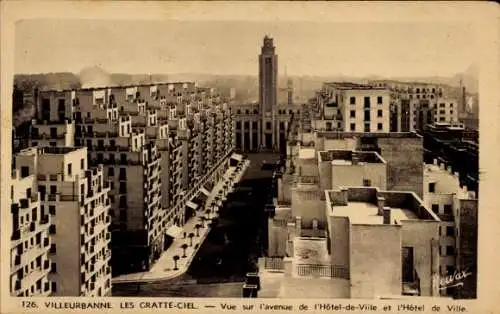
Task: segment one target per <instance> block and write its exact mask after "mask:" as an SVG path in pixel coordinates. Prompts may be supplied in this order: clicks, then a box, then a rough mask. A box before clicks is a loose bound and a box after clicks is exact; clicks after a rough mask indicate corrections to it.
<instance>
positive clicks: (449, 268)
mask: <svg viewBox="0 0 500 314" xmlns="http://www.w3.org/2000/svg"><path fill="white" fill-rule="evenodd" d="M454 272H455V267H454V266H446V274H447V275H453V273H454Z"/></svg>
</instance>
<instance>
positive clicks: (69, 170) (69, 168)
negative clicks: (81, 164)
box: [68, 164, 73, 176]
mask: <svg viewBox="0 0 500 314" xmlns="http://www.w3.org/2000/svg"><path fill="white" fill-rule="evenodd" d="M72 166H73V165H72V164H68V176H70V175H72V170H73V169H71V168H72Z"/></svg>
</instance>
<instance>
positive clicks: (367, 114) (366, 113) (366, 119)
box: [364, 110, 371, 121]
mask: <svg viewBox="0 0 500 314" xmlns="http://www.w3.org/2000/svg"><path fill="white" fill-rule="evenodd" d="M364 118H365V119H364V121H370V119H371V117H370V110H365V114H364Z"/></svg>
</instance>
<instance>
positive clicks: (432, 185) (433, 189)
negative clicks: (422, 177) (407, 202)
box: [429, 183, 436, 193]
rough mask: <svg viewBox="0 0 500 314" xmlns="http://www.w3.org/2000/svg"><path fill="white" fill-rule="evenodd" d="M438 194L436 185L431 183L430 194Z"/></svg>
mask: <svg viewBox="0 0 500 314" xmlns="http://www.w3.org/2000/svg"><path fill="white" fill-rule="evenodd" d="M435 192H436V183H429V193H435Z"/></svg>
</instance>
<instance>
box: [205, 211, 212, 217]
mask: <svg viewBox="0 0 500 314" xmlns="http://www.w3.org/2000/svg"><path fill="white" fill-rule="evenodd" d="M211 212H212V210H211V209H207V210H205V214H207V219H210V213H211Z"/></svg>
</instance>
